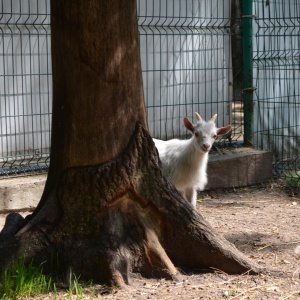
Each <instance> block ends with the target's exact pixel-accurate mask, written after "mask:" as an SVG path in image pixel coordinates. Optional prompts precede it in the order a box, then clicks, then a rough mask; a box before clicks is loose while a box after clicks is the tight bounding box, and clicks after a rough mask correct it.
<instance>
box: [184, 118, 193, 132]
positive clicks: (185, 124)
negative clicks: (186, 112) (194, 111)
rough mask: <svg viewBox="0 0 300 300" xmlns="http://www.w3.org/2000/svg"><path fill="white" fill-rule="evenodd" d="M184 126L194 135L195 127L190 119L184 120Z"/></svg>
mask: <svg viewBox="0 0 300 300" xmlns="http://www.w3.org/2000/svg"><path fill="white" fill-rule="evenodd" d="M183 123H184V126H185V128H186V129H187V130H189V131H191V132H193V133H194V126H193V124H192V123H191V121H190V120H189V119H188V118H184V119H183Z"/></svg>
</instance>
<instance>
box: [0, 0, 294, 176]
mask: <svg viewBox="0 0 300 300" xmlns="http://www.w3.org/2000/svg"><path fill="white" fill-rule="evenodd" d="M242 2H243V5H244V6H245V5H246V4H247V5H249V3H250V7H251V6H252V10H253V13H252V14H251V18H252V29H253V33H252V36H250V39H251V44H252V43H253V56H252V53H250V61H251V62H252V64H253V66H252V69H251V71H252V72H253V86H254V87H255V88H256V91H255V93H254V94H253V99H252V100H253V101H254V115H253V116H251V118H252V119H253V120H254V124H253V137H254V139H253V143H254V145H255V147H256V148H258V149H269V150H272V151H273V152H274V157H275V165H274V166H275V168H274V170H275V171H276V172H277V173H278V174H280V175H284V176H290V177H292V178H293V179H294V178H295V177H297V176H298V170H299V169H300V167H299V164H300V163H299V150H298V148H297V146H298V145H299V130H300V129H299V126H300V120H299V118H300V116H299V102H300V100H299V94H300V92H299V89H300V87H299V45H300V42H299V32H300V28H299V20H300V16H299V14H300V7H299V5H300V4H298V3H297V0H267V1H266V0H251V1H249V0H231V1H230V0H223V1H218V0H186V1H183V0H162V1H157V0H138V22H139V39H140V50H141V62H142V72H143V81H144V90H145V100H146V107H147V113H148V125H149V130H150V133H151V135H152V136H154V137H157V138H163V139H169V138H173V137H178V136H180V137H182V136H185V135H186V130H185V128H184V127H183V124H182V119H183V117H184V116H188V117H190V118H193V113H194V112H195V111H198V112H199V113H200V114H201V115H202V116H203V117H205V118H209V117H211V115H213V114H215V113H217V114H218V124H219V126H222V125H226V124H227V123H231V124H232V125H233V126H234V130H233V132H232V134H231V136H229V137H226V139H224V140H222V141H221V142H219V143H218V145H220V146H235V147H236V146H239V145H240V144H241V143H242V141H243V138H244V122H243V121H244V111H245V108H244V105H243V103H244V100H245V97H246V96H245V93H243V90H244V91H245V78H244V76H243V74H244V61H245V58H244V59H243V43H242V39H244V38H245V34H244V35H243V32H242V23H243V20H244V19H245V16H243V15H242ZM243 17H244V18H243ZM247 17H249V16H247ZM50 34H51V33H50V0H16V1H11V0H0V178H1V175H2V177H6V176H14V175H18V174H23V173H24V172H28V171H34V172H36V171H43V170H45V169H47V167H48V164H49V151H50V150H49V148H50V128H51V110H52V79H51V53H50ZM244 47H245V46H244ZM244 54H245V51H244ZM246 125H247V122H246ZM3 175H4V176H3Z"/></svg>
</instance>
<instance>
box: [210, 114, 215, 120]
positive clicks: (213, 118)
mask: <svg viewBox="0 0 300 300" xmlns="http://www.w3.org/2000/svg"><path fill="white" fill-rule="evenodd" d="M216 119H217V114H215V115H213V116H212V117H211V119H210V120H211V121H213V122H216Z"/></svg>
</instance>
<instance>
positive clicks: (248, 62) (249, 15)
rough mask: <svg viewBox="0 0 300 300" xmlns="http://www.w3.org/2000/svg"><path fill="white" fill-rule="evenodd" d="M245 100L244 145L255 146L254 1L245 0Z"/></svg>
mask: <svg viewBox="0 0 300 300" xmlns="http://www.w3.org/2000/svg"><path fill="white" fill-rule="evenodd" d="M242 4H243V13H242V14H243V15H242V30H243V62H244V73H243V75H244V76H243V78H244V80H243V100H244V145H245V146H247V147H249V146H253V140H254V137H253V128H254V125H253V121H254V119H253V112H254V107H253V105H254V104H253V91H254V88H253V53H252V52H253V47H252V34H253V30H252V20H253V12H252V0H243V2H242Z"/></svg>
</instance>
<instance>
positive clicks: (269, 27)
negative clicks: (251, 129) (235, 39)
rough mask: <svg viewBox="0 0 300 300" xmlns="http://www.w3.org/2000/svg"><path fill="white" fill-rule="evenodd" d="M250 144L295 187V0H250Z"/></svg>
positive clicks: (298, 65)
mask: <svg viewBox="0 0 300 300" xmlns="http://www.w3.org/2000/svg"><path fill="white" fill-rule="evenodd" d="M253 14H254V16H255V17H254V22H253V32H254V36H253V67H254V68H253V74H254V86H255V87H256V88H257V89H256V91H255V95H254V101H255V118H254V120H255V145H256V146H257V147H259V148H261V149H268V150H272V151H273V153H274V163H275V164H274V171H275V173H276V174H277V175H279V176H281V177H284V178H286V179H287V182H288V183H290V184H292V185H294V186H298V187H300V156H299V154H300V150H299V147H300V2H299V0H269V1H262V0H260V1H258V0H256V1H253Z"/></svg>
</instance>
